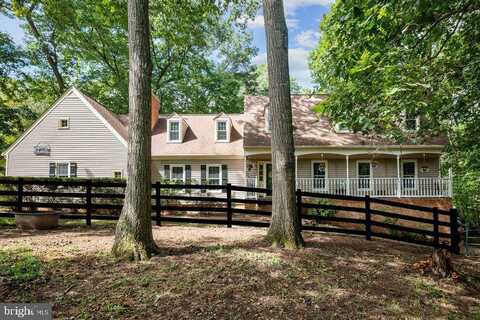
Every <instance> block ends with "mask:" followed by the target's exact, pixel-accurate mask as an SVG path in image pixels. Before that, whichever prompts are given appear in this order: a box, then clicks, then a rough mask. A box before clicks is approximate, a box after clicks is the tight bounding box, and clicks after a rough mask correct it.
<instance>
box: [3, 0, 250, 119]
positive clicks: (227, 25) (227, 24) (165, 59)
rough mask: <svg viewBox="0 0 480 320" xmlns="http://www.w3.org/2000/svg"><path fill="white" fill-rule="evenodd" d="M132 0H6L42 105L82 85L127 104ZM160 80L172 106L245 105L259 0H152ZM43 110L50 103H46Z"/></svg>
mask: <svg viewBox="0 0 480 320" xmlns="http://www.w3.org/2000/svg"><path fill="white" fill-rule="evenodd" d="M126 5H127V2H126V1H119V0H106V1H96V0H44V1H37V0H12V1H0V12H1V13H3V14H7V15H10V16H12V17H16V18H17V19H20V21H21V22H22V23H23V26H24V30H25V32H26V35H27V37H26V39H25V40H26V43H25V48H23V49H24V50H23V51H24V52H23V53H24V56H25V59H26V63H27V65H28V74H29V77H30V78H31V79H32V80H33V81H30V90H32V91H33V92H36V93H38V95H39V96H37V97H36V99H35V101H41V102H42V106H43V107H40V109H45V108H46V107H48V106H49V105H50V104H51V103H52V102H53V101H54V100H55V99H56V98H57V97H58V96H59V95H60V94H61V93H63V92H64V91H65V90H66V88H68V87H69V86H71V85H76V86H78V87H79V88H81V89H83V90H85V91H86V92H87V93H89V94H91V95H92V96H94V97H95V98H96V99H98V100H99V102H101V103H102V104H104V105H105V106H106V107H108V108H109V109H111V110H112V111H114V112H117V113H124V112H126V111H127V94H128V90H127V87H128V86H127V84H128V47H127V46H128V41H127V10H126ZM150 7H151V8H150V16H151V18H150V20H151V34H152V40H151V41H152V46H151V47H152V60H153V79H152V87H153V90H154V91H155V93H156V94H157V95H158V96H159V97H160V98H161V99H162V108H163V111H165V112H170V111H173V110H175V111H178V112H183V111H189V112H190V111H192V112H197V111H202V112H218V111H220V110H222V111H238V110H241V109H242V103H243V96H242V93H243V92H244V91H245V90H246V89H245V88H246V85H247V84H248V82H249V81H250V80H251V77H252V76H253V74H252V72H253V68H252V66H251V61H250V60H251V58H252V57H253V55H254V54H255V52H256V49H255V48H253V46H252V41H251V40H252V39H251V34H250V32H248V30H247V29H246V20H247V18H248V17H251V16H252V15H253V14H254V13H255V11H256V9H257V8H258V2H257V1H256V0H248V1H235V0H225V1H207V0H193V1H189V5H178V2H177V1H173V0H166V1H151V3H150ZM41 111H42V110H41Z"/></svg>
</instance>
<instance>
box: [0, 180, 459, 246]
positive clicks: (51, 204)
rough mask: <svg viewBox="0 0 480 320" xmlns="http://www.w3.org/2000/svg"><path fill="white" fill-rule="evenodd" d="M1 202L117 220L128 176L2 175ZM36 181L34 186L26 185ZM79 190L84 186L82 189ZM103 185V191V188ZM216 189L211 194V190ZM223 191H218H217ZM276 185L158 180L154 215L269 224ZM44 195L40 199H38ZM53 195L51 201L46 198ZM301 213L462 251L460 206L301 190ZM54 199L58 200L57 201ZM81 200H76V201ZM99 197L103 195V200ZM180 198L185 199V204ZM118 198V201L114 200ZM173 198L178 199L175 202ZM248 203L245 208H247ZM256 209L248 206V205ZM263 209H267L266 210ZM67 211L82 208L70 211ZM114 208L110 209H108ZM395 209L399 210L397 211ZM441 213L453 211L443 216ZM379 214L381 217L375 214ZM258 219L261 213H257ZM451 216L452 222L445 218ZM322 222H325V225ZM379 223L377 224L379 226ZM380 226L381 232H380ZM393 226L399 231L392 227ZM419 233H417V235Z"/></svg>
mask: <svg viewBox="0 0 480 320" xmlns="http://www.w3.org/2000/svg"><path fill="white" fill-rule="evenodd" d="M2 185H3V186H4V188H3V189H0V207H4V208H7V210H8V211H4V212H2V213H0V216H4V217H13V216H14V215H15V212H22V211H25V209H26V208H30V210H32V208H33V209H36V208H49V209H54V210H59V211H61V215H60V217H61V218H63V219H85V221H86V224H87V225H91V223H92V220H116V219H118V215H119V212H120V211H121V209H122V207H123V204H122V199H123V198H124V193H123V190H122V191H120V192H105V191H102V189H101V188H124V187H125V182H123V181H102V180H83V179H68V180H57V179H42V180H39V179H29V178H16V179H12V178H9V177H3V178H0V186H2ZM26 186H30V188H26ZM32 186H36V187H39V186H42V187H43V189H42V190H41V191H39V190H33V191H32V190H31V187H32ZM60 186H61V187H68V188H74V189H75V190H74V192H63V191H62V192H59V191H57V190H56V188H57V187H60ZM78 189H81V190H80V191H79V190H78ZM97 189H99V190H100V191H97ZM207 190H208V191H209V192H211V191H216V192H213V195H212V194H207V193H206V192H205V191H207ZM217 192H218V193H217ZM247 193H248V194H256V195H257V196H256V197H255V198H246V197H242V196H241V195H242V194H247ZM269 195H271V190H269V189H263V188H250V187H243V186H234V185H231V184H227V185H178V184H161V183H160V182H157V183H154V184H152V220H154V221H155V222H156V224H157V225H160V224H161V222H174V223H198V224H217V225H226V226H227V227H232V226H233V225H237V226H254V227H268V226H269V224H270V222H269V221H268V220H267V219H268V217H270V216H271V211H270V208H269V206H271V204H272V201H271V200H270V199H269V197H268V196H269ZM34 197H36V198H38V199H36V198H34ZM43 198H49V199H50V200H49V201H46V200H42V199H43ZM59 198H61V199H69V200H72V201H68V202H62V201H56V199H59ZM296 198H297V201H296V202H297V213H298V214H299V215H300V217H301V222H302V226H301V227H302V230H309V231H323V232H335V233H343V234H353V235H361V236H365V238H366V239H367V240H370V239H371V238H372V237H378V238H385V239H392V240H398V241H404V242H409V243H415V244H420V245H427V246H433V247H444V248H447V249H449V250H451V251H452V252H454V253H458V252H459V241H460V240H459V239H460V236H459V232H458V224H457V223H458V222H457V221H458V213H457V210H456V209H453V208H452V209H450V210H449V211H446V210H440V209H438V208H430V207H424V206H418V205H412V204H405V203H400V202H396V201H391V200H385V199H379V198H371V197H369V196H368V195H367V196H365V197H358V196H345V195H333V194H322V193H311V192H303V191H302V190H297V191H296ZM51 199H54V200H53V201H51ZM74 199H76V201H73V200H74ZM319 199H327V200H344V201H347V202H348V203H355V204H356V205H352V206H350V205H348V206H347V205H335V204H330V203H325V202H323V203H322V202H319V203H315V201H317V202H318V200H319ZM98 200H101V202H99V201H98ZM180 201H184V202H185V203H184V204H182V203H181V202H180ZM114 202H116V203H114ZM172 202H173V203H172ZM372 204H380V205H384V206H388V207H392V208H403V209H409V210H412V211H413V212H417V213H420V212H422V213H423V215H425V212H427V215H430V214H431V218H425V217H420V216H416V215H415V214H412V215H405V214H400V213H398V212H389V211H385V210H377V209H373V208H372ZM242 205H243V208H242V207H241V206H242ZM249 205H250V206H252V205H253V206H254V208H247V207H248V206H249ZM262 208H263V209H262ZM66 210H71V211H72V210H73V211H76V212H73V213H72V212H70V213H67V212H66ZM311 210H314V211H315V210H333V211H335V212H337V211H343V212H352V213H354V214H355V215H356V216H357V217H356V218H351V217H339V216H335V215H333V216H331V215H325V216H323V215H316V214H308V211H311ZM105 211H109V213H107V214H106V213H105ZM166 211H170V212H171V211H174V212H204V213H207V212H208V213H214V214H215V215H214V216H213V217H205V216H202V217H191V216H171V215H165V214H162V213H164V212H166ZM393 211H395V209H394V210H393ZM440 216H447V218H446V219H440ZM254 217H262V218H263V220H261V221H258V220H255V219H254ZM375 217H377V219H374V218H375ZM378 217H383V218H387V219H391V220H394V221H399V220H402V221H411V222H415V223H420V224H422V225H425V226H427V228H416V227H407V226H404V225H399V224H396V223H391V222H388V221H387V220H384V221H378ZM257 219H258V218H257ZM445 220H448V221H445ZM339 223H340V224H347V225H348V226H350V225H353V226H355V228H347V227H344V226H340V227H338V226H335V224H337V225H338V224H339ZM319 224H322V225H319ZM441 226H442V227H447V228H443V229H447V230H448V231H449V232H448V233H447V232H440V230H439V228H440V227H441ZM373 227H376V228H375V230H373ZM379 230H380V231H379ZM392 231H393V232H392ZM412 235H413V236H412Z"/></svg>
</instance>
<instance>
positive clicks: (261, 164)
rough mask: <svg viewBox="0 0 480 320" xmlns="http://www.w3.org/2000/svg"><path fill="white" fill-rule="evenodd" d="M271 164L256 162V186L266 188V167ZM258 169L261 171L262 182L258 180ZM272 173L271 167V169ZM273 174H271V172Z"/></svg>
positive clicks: (269, 162)
mask: <svg viewBox="0 0 480 320" xmlns="http://www.w3.org/2000/svg"><path fill="white" fill-rule="evenodd" d="M268 164H270V165H271V164H272V162H271V161H258V162H257V184H258V185H259V186H260V188H266V187H267V165H268ZM260 167H262V170H263V180H260ZM272 171H273V167H272ZM272 174H273V172H272Z"/></svg>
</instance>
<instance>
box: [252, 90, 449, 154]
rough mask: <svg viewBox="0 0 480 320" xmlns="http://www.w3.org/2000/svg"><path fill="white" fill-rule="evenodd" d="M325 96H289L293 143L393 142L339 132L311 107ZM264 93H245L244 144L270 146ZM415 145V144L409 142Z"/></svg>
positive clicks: (436, 141)
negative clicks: (290, 100)
mask: <svg viewBox="0 0 480 320" xmlns="http://www.w3.org/2000/svg"><path fill="white" fill-rule="evenodd" d="M324 98H325V96H319V95H295V96H292V112H293V126H294V139H295V145H296V146H339V147H343V146H362V145H365V146H369V145H394V144H396V143H394V142H392V141H388V140H387V139H385V138H383V137H381V136H378V135H364V134H361V133H339V132H336V131H335V130H334V126H333V125H332V123H331V121H330V120H329V119H328V118H327V117H323V116H319V115H318V114H317V113H315V112H314V111H312V108H313V107H314V106H315V105H317V104H318V103H319V102H321V101H322V100H323V99H324ZM268 101H269V99H268V97H266V96H246V97H245V113H246V115H247V116H248V117H247V119H248V121H247V122H246V123H245V126H244V128H245V129H244V146H245V147H268V146H270V139H271V134H270V133H268V132H267V131H266V130H265V115H264V110H265V107H266V106H267V105H268ZM410 144H412V145H413V144H415V143H410ZM422 144H432V145H444V144H445V139H444V138H443V137H434V138H429V139H428V141H423V142H422Z"/></svg>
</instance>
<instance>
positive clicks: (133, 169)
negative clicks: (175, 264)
mask: <svg viewBox="0 0 480 320" xmlns="http://www.w3.org/2000/svg"><path fill="white" fill-rule="evenodd" d="M128 49H129V50H128V52H129V65H130V66H129V72H128V74H129V78H128V80H129V85H128V87H129V90H128V94H129V109H130V110H129V126H128V164H127V173H128V180H127V188H126V191H125V202H124V206H123V210H122V214H121V216H120V219H119V220H118V223H117V229H116V232H115V243H114V244H113V248H112V252H113V254H114V255H115V256H116V257H119V258H128V259H134V260H146V259H148V258H150V256H151V255H152V254H154V253H156V252H157V251H158V248H157V246H156V244H155V241H154V240H153V234H152V218H151V212H152V201H151V153H152V151H151V138H150V137H151V118H150V116H151V79H152V62H151V57H150V25H149V18H148V0H129V1H128Z"/></svg>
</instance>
